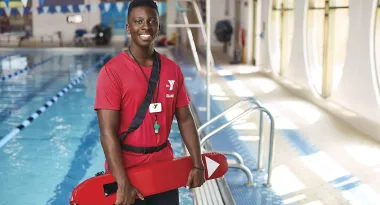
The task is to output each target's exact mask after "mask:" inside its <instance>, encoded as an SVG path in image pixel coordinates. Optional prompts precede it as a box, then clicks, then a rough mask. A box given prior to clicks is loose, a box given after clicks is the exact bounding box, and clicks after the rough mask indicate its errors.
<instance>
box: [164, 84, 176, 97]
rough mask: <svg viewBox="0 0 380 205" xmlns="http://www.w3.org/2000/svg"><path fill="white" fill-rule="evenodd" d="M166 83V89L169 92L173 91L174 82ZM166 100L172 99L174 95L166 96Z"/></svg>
mask: <svg viewBox="0 0 380 205" xmlns="http://www.w3.org/2000/svg"><path fill="white" fill-rule="evenodd" d="M168 82H169V85H168V84H166V87H168V88H169V90H173V88H174V83H175V80H168ZM166 98H174V94H166Z"/></svg>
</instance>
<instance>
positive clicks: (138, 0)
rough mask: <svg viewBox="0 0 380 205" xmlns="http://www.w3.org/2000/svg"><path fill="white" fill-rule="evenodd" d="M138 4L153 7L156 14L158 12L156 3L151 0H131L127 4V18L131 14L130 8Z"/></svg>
mask: <svg viewBox="0 0 380 205" xmlns="http://www.w3.org/2000/svg"><path fill="white" fill-rule="evenodd" d="M140 6H147V7H150V8H152V9H155V10H156V11H157V14H158V7H157V4H156V2H154V1H153V0H132V2H131V3H129V5H128V18H129V15H130V14H131V12H132V10H133V9H134V8H136V7H140Z"/></svg>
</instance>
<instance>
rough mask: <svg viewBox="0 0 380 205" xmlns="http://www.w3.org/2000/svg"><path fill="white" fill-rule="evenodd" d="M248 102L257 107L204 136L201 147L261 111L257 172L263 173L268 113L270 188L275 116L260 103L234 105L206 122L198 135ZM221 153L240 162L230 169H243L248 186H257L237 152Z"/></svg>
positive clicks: (267, 183)
mask: <svg viewBox="0 0 380 205" xmlns="http://www.w3.org/2000/svg"><path fill="white" fill-rule="evenodd" d="M247 101H250V102H252V103H253V104H254V105H255V106H253V107H249V108H248V109H246V110H245V111H244V112H243V113H241V114H239V115H238V116H236V117H234V118H233V119H232V120H230V121H228V122H226V123H224V124H223V125H221V126H220V127H218V128H217V129H215V130H213V131H212V132H210V133H209V134H207V135H206V136H204V137H203V138H202V139H201V141H200V145H201V147H202V148H203V147H204V145H205V143H206V142H207V140H209V139H210V138H211V137H212V136H214V135H215V134H216V133H218V132H219V131H221V130H222V129H224V128H226V127H227V126H229V125H231V124H232V123H234V122H236V121H237V120H239V119H241V118H243V117H244V116H246V115H248V114H250V113H252V112H253V111H256V110H259V111H260V119H259V120H260V122H259V123H260V124H259V146H258V160H257V161H258V162H257V168H256V170H257V171H262V170H263V169H262V158H263V149H262V146H263V143H264V140H263V113H266V114H267V116H268V118H269V120H270V134H269V156H268V178H267V182H266V184H264V185H266V186H270V183H271V175H272V173H271V172H272V164H273V151H274V127H275V126H274V118H273V116H272V115H271V113H270V112H269V111H268V110H267V109H266V108H264V107H263V106H262V105H261V104H260V103H259V102H257V101H256V100H254V99H244V100H242V101H239V102H238V103H236V104H234V105H233V106H231V107H229V108H228V109H227V110H225V111H224V112H222V113H220V114H219V115H217V116H216V117H214V118H212V119H211V120H210V121H208V122H206V123H205V124H203V125H202V126H201V127H199V128H198V130H197V131H198V135H200V134H201V132H202V131H203V130H204V129H205V128H206V127H207V126H209V125H210V124H211V123H213V122H215V121H216V120H218V119H219V118H221V117H223V116H225V115H226V113H227V112H229V111H230V110H232V109H233V108H235V107H238V106H239V105H241V104H242V103H243V102H247ZM218 152H220V153H223V154H225V155H231V156H233V157H235V158H236V159H237V161H238V163H237V164H229V167H231V168H237V169H241V170H242V171H244V172H245V173H246V174H247V177H248V183H247V184H248V185H255V184H254V182H253V174H252V172H251V171H250V169H248V167H247V166H245V165H244V161H243V158H242V157H241V156H240V155H239V154H238V153H236V152H226V151H218Z"/></svg>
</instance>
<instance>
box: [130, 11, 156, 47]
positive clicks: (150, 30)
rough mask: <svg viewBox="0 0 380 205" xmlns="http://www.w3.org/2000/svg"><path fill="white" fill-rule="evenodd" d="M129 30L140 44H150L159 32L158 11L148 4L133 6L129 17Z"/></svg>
mask: <svg viewBox="0 0 380 205" xmlns="http://www.w3.org/2000/svg"><path fill="white" fill-rule="evenodd" d="M127 32H128V33H129V34H130V35H131V38H132V41H133V42H134V43H136V44H137V45H138V46H141V47H147V46H150V45H151V44H152V43H153V42H154V40H155V38H156V37H157V36H158V33H159V17H158V13H157V11H156V10H155V9H153V8H151V7H147V6H140V7H136V8H133V9H132V11H131V13H130V16H129V18H128V24H127Z"/></svg>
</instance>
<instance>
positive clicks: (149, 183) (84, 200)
mask: <svg viewBox="0 0 380 205" xmlns="http://www.w3.org/2000/svg"><path fill="white" fill-rule="evenodd" d="M202 160H203V164H204V166H205V178H206V180H210V179H216V178H219V177H222V176H223V175H224V174H225V173H226V172H227V170H228V163H227V158H226V157H225V156H224V155H223V154H220V153H216V152H212V153H206V154H202ZM192 167H193V163H192V160H191V157H190V156H186V157H181V158H177V159H174V160H172V161H162V162H155V163H152V164H146V165H142V166H138V167H133V168H130V169H128V170H127V175H128V178H129V180H130V182H131V184H132V185H133V186H134V187H136V188H137V190H139V191H140V193H141V194H142V195H143V196H144V197H146V196H150V195H153V194H157V193H162V192H165V191H169V190H172V189H177V188H180V187H184V186H186V183H187V179H188V177H189V173H190V171H191V169H192ZM116 190H117V185H116V182H115V178H114V177H113V176H112V175H111V174H103V175H100V176H95V177H92V178H89V179H87V180H85V181H83V182H82V183H80V184H79V185H78V186H77V187H75V189H74V190H73V191H72V195H71V199H70V205H113V204H115V201H116Z"/></svg>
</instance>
